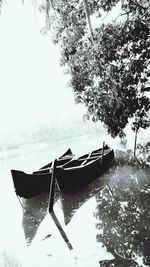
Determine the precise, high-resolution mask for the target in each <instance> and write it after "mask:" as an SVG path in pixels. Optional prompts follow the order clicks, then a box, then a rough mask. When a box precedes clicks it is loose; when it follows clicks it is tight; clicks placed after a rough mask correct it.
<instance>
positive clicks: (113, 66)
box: [50, 0, 150, 137]
mask: <svg viewBox="0 0 150 267" xmlns="http://www.w3.org/2000/svg"><path fill="white" fill-rule="evenodd" d="M86 2H87V5H88V11H89V14H90V15H91V16H95V17H96V16H101V13H102V11H107V12H108V11H110V10H112V9H113V8H114V6H115V5H116V4H117V3H118V2H119V1H118V0H111V1H107V0H101V1H98V0H92V1H86ZM54 5H55V8H54V6H53V8H52V9H51V10H50V18H51V29H52V33H53V41H54V42H55V43H59V44H60V47H61V64H62V65H65V66H67V69H68V72H69V73H70V77H71V79H70V86H71V87H72V88H73V90H74V94H75V99H76V102H77V103H78V102H82V103H83V104H85V105H86V107H87V113H88V116H89V117H92V119H93V121H97V120H101V121H103V122H104V125H105V126H106V127H107V129H108V132H109V133H110V134H111V135H112V136H113V137H115V136H117V135H118V134H119V135H120V136H121V137H122V136H124V132H123V130H124V128H125V126H126V125H127V123H128V121H129V119H130V118H134V120H133V125H132V129H133V130H137V129H139V128H140V127H142V128H146V127H148V126H149V125H150V119H149V110H150V100H149V97H148V93H149V91H150V78H149V77H150V19H149V11H150V4H149V3H148V1H141V0H140V1H132V0H124V1H122V6H121V8H122V12H123V13H122V15H121V16H122V18H124V19H123V20H122V21H120V22H118V23H117V21H118V18H117V17H116V21H115V22H113V23H108V24H106V25H105V24H100V25H99V27H97V28H93V38H92V36H91V35H90V34H89V32H88V28H87V23H86V12H85V9H84V3H83V1H78V0H70V1H61V0H60V1H57V2H55V4H54ZM108 14H109V13H108Z"/></svg>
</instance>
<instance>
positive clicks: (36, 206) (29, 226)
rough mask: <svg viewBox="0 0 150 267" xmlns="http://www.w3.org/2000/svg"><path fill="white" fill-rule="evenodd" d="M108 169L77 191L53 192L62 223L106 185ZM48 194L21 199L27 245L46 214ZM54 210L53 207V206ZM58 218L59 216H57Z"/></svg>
mask: <svg viewBox="0 0 150 267" xmlns="http://www.w3.org/2000/svg"><path fill="white" fill-rule="evenodd" d="M108 178H109V170H108V171H107V172H106V173H105V174H103V175H101V176H100V177H99V178H97V179H96V180H94V181H93V182H91V183H90V184H88V185H87V186H84V187H83V188H82V189H80V190H79V191H77V192H72V193H67V194H66V193H60V192H58V191H56V192H55V203H56V202H57V201H58V203H60V204H59V206H60V209H61V210H62V212H63V217H64V223H65V225H67V224H68V223H69V222H70V221H71V219H72V217H73V215H74V214H75V213H76V212H77V210H78V209H79V208H80V207H81V206H82V205H83V204H84V203H85V202H86V201H88V200H89V199H90V198H92V197H93V196H95V195H96V194H97V193H98V192H99V193H100V191H101V190H102V189H103V188H104V187H105V186H106V185H107V182H108ZM48 201H49V194H48V193H43V194H41V195H38V196H36V197H33V198H30V199H24V198H23V199H22V205H23V207H24V209H23V223H22V224H23V229H24V233H25V237H26V240H27V243H28V245H29V244H30V243H31V242H32V240H33V238H34V237H35V235H36V232H37V230H38V227H39V226H40V224H41V222H42V221H43V219H44V218H45V216H46V215H47V214H48ZM54 210H55V207H54ZM58 220H59V218H58Z"/></svg>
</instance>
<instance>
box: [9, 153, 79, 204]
mask: <svg viewBox="0 0 150 267" xmlns="http://www.w3.org/2000/svg"><path fill="white" fill-rule="evenodd" d="M73 156H74V155H73V154H72V151H71V149H68V150H67V151H66V152H65V153H64V154H63V155H62V156H61V157H60V158H58V160H57V166H62V165H63V164H65V163H67V162H69V161H70V160H71V159H72V158H73ZM51 166H52V162H50V163H48V164H47V165H44V166H43V167H42V168H40V169H39V170H37V171H35V172H33V173H31V174H29V173H25V172H23V171H20V170H11V175H12V178H13V183H14V188H15V192H16V194H17V195H18V196H20V197H24V198H26V199H29V198H32V197H34V196H37V195H39V194H42V193H44V192H48V191H49V189H50V182H51V177H52V171H51V169H50V167H51Z"/></svg>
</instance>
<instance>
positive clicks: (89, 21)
mask: <svg viewBox="0 0 150 267" xmlns="http://www.w3.org/2000/svg"><path fill="white" fill-rule="evenodd" d="M83 3H84V9H85V15H86V19H87V24H88V26H89V31H90V34H91V37H92V40H93V29H92V24H91V19H90V14H89V9H88V4H87V0H83Z"/></svg>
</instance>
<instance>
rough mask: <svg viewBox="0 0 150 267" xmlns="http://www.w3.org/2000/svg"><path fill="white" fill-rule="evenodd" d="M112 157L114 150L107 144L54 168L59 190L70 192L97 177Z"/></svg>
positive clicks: (108, 164) (107, 165) (106, 167)
mask: <svg viewBox="0 0 150 267" xmlns="http://www.w3.org/2000/svg"><path fill="white" fill-rule="evenodd" d="M113 158H114V151H113V149H110V148H109V147H108V146H107V145H106V146H105V147H104V150H103V158H102V149H98V150H95V151H92V152H91V153H89V154H85V155H83V156H82V157H79V158H78V159H75V160H74V159H73V160H71V161H70V162H68V163H66V164H65V165H63V166H58V167H57V169H56V180H57V183H58V186H59V188H60V191H63V192H71V191H75V190H77V189H78V188H81V187H82V186H84V185H85V184H88V183H89V182H91V181H92V180H94V179H96V178H98V177H99V176H100V175H101V174H102V173H103V172H104V171H105V170H106V169H108V168H109V166H110V163H111V162H112V160H113Z"/></svg>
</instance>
